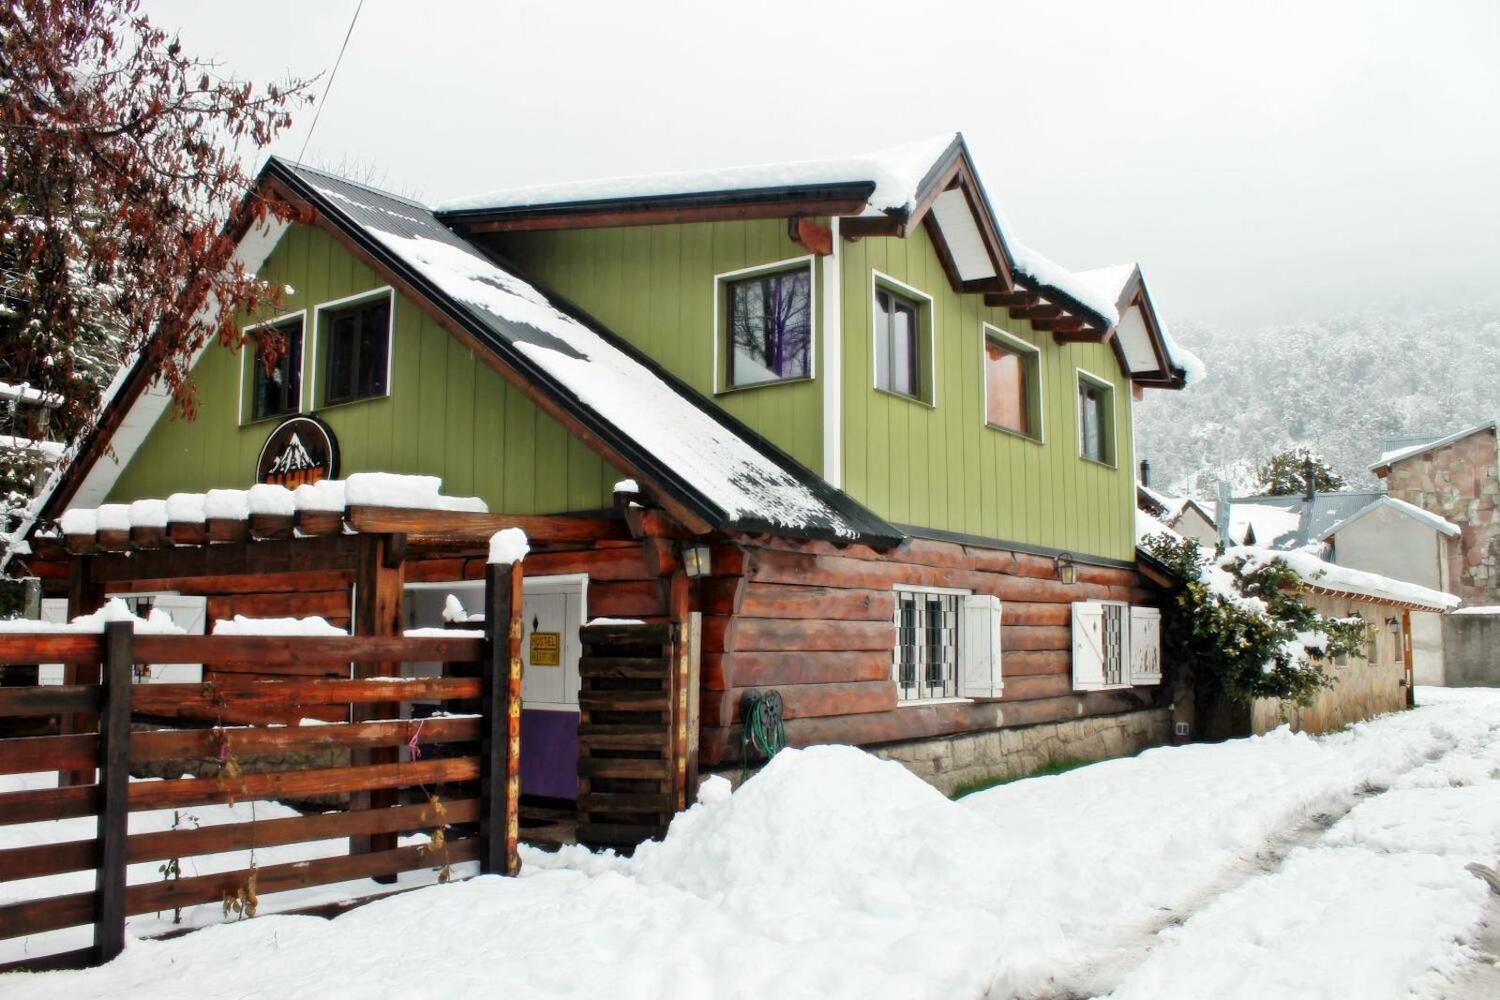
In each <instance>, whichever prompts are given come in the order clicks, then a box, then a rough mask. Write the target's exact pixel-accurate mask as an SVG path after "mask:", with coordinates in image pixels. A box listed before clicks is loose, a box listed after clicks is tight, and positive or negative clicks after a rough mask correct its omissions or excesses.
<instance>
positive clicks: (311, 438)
mask: <svg viewBox="0 0 1500 1000" xmlns="http://www.w3.org/2000/svg"><path fill="white" fill-rule="evenodd" d="M338 474H339V441H338V438H336V437H334V436H333V428H332V427H329V426H328V425H327V424H325V423H324V422H323V421H321V420H319V419H318V418H317V417H302V416H298V417H289V418H288V419H286V420H283V421H282V422H281V423H279V424H277V425H276V429H275V430H273V431H272V432H271V434H270V436H269V437H267V438H266V443H265V445H264V446H263V447H262V448H261V449H260V461H258V462H257V463H256V465H255V481H256V482H257V483H275V484H276V485H277V486H285V487H286V488H287V489H289V490H294V489H296V488H297V487H298V486H301V485H302V484H303V483H316V482H317V481H318V480H320V479H336V478H338Z"/></svg>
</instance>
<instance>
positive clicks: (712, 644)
mask: <svg viewBox="0 0 1500 1000" xmlns="http://www.w3.org/2000/svg"><path fill="white" fill-rule="evenodd" d="M713 558H714V570H715V572H716V573H719V574H721V575H719V576H716V577H714V578H713V579H711V580H708V581H705V586H704V587H703V591H702V609H703V611H704V624H703V662H702V688H703V690H702V716H701V718H702V722H701V726H702V728H701V731H700V745H701V754H702V760H703V763H704V764H705V765H714V764H723V763H729V762H732V761H734V760H736V759H738V755H739V740H740V726H739V723H740V715H739V713H740V700H741V698H742V697H743V695H744V693H745V691H747V690H748V689H751V688H775V689H776V690H777V691H779V692H780V693H781V696H782V698H783V699H784V701H785V706H786V709H785V710H786V719H787V737H788V741H789V742H790V744H791V745H792V746H807V745H811V744H815V743H852V744H858V745H866V746H868V745H875V744H883V743H893V742H900V741H906V740H919V739H925V738H929V737H937V736H944V735H952V734H956V733H964V732H975V731H982V730H988V729H995V728H1000V727H1011V726H1025V725H1033V724H1037V723H1043V722H1056V721H1060V720H1065V719H1079V718H1085V717H1089V716H1098V715H1110V714H1117V713H1121V712H1129V711H1135V710H1139V709H1146V708H1156V707H1161V706H1163V705H1165V704H1167V703H1168V702H1169V701H1170V693H1169V691H1168V689H1167V688H1166V687H1164V686H1160V685H1158V686H1154V687H1134V688H1121V689H1117V690H1110V691H1095V692H1086V693H1082V692H1081V693H1075V692H1074V691H1073V689H1072V675H1071V668H1072V664H1071V645H1072V636H1071V626H1070V615H1071V604H1072V602H1074V601H1082V600H1089V599H1108V600H1119V601H1128V602H1130V603H1132V604H1140V605H1155V604H1159V603H1160V601H1161V592H1160V591H1158V590H1156V589H1155V588H1153V587H1152V586H1151V584H1149V583H1148V582H1147V581H1146V580H1145V579H1144V578H1143V577H1142V576H1141V575H1140V574H1139V573H1138V572H1136V571H1135V570H1134V569H1131V568H1128V567H1126V566H1123V565H1121V566H1107V565H1091V564H1082V563H1081V564H1080V565H1079V566H1078V581H1077V582H1076V583H1074V584H1071V585H1065V584H1063V583H1061V582H1059V580H1058V578H1057V568H1056V564H1055V563H1054V560H1053V559H1052V558H1051V557H1050V556H1043V555H1035V554H1031V553H1025V552H1015V551H1010V550H1005V549H1000V548H987V547H980V546H975V545H965V544H959V543H957V542H951V541H939V540H934V539H926V538H913V539H911V540H909V541H908V542H907V543H906V544H904V545H902V546H901V547H900V548H898V549H896V550H894V551H891V552H879V551H876V550H874V549H870V548H868V547H865V546H859V545H852V546H845V547H837V546H834V545H831V544H828V543H824V542H801V543H799V542H792V541H787V540H782V539H772V538H763V537H762V538H755V539H740V540H737V542H736V543H735V544H732V545H721V546H719V547H717V548H716V549H715V550H714V555H713ZM897 584H907V585H912V586H932V587H947V588H956V589H963V590H970V591H972V592H973V593H975V594H992V595H995V596H997V597H999V598H1000V600H1001V602H1002V609H1003V610H1002V627H1001V650H1002V658H1003V666H1002V675H1003V677H1004V684H1005V688H1004V696H1003V697H1002V698H1000V699H997V700H993V701H968V700H953V701H948V702H944V703H937V704H926V705H924V704H906V705H899V706H898V704H897V691H896V684H895V681H894V679H893V677H892V656H893V650H894V648H895V641H896V639H895V624H894V615H895V605H894V600H895V598H894V592H893V589H892V588H893V587H894V586H896V585H897Z"/></svg>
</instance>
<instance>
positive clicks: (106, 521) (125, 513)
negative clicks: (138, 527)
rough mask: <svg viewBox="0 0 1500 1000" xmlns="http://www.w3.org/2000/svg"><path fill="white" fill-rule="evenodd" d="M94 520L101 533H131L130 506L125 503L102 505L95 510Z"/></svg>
mask: <svg viewBox="0 0 1500 1000" xmlns="http://www.w3.org/2000/svg"><path fill="white" fill-rule="evenodd" d="M94 519H95V521H96V523H97V524H98V526H99V530H100V531H129V530H130V505H129V504H125V503H106V504H100V505H99V506H98V507H97V508H95V510H94Z"/></svg>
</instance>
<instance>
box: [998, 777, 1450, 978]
mask: <svg viewBox="0 0 1500 1000" xmlns="http://www.w3.org/2000/svg"><path fill="white" fill-rule="evenodd" d="M1430 759H1433V756H1432V755H1429V760H1430ZM1414 766H1420V765H1414ZM1388 790H1389V789H1388V788H1387V787H1386V786H1377V785H1368V784H1367V785H1362V786H1360V787H1359V788H1358V789H1356V790H1355V791H1354V792H1353V794H1351V795H1349V796H1348V799H1347V801H1345V802H1342V803H1339V804H1338V807H1337V808H1335V809H1332V810H1326V811H1322V812H1318V813H1315V814H1313V815H1312V816H1309V817H1307V818H1306V819H1303V820H1302V821H1300V822H1298V823H1295V824H1293V825H1292V826H1290V827H1288V828H1286V829H1284V830H1281V831H1278V832H1277V833H1274V834H1272V835H1271V836H1270V837H1269V838H1267V839H1266V840H1265V841H1263V842H1262V843H1261V844H1260V845H1259V846H1257V847H1256V848H1255V849H1254V850H1251V851H1245V852H1242V853H1241V854H1240V855H1239V856H1238V857H1236V858H1235V859H1233V860H1232V861H1230V862H1229V863H1228V865H1227V866H1226V867H1225V869H1224V870H1223V871H1222V872H1221V873H1220V875H1219V876H1218V877H1217V878H1215V879H1214V880H1213V881H1212V882H1210V883H1208V884H1206V885H1204V886H1203V887H1202V888H1201V889H1200V890H1198V891H1197V892H1195V893H1193V894H1192V896H1191V897H1190V898H1188V899H1187V900H1186V901H1184V902H1183V903H1182V904H1181V905H1180V906H1177V907H1173V908H1171V909H1168V910H1165V911H1164V912H1163V914H1162V917H1161V919H1159V920H1157V921H1156V922H1154V923H1152V924H1149V925H1147V926H1146V927H1142V928H1141V929H1140V930H1139V931H1138V932H1136V933H1135V934H1133V935H1132V936H1131V937H1130V939H1129V940H1127V941H1124V942H1121V943H1120V944H1119V945H1118V946H1116V947H1114V948H1112V949H1111V950H1110V951H1108V952H1106V953H1105V954H1103V955H1100V956H1098V957H1096V958H1093V959H1090V961H1089V963H1088V965H1087V967H1086V968H1085V969H1084V970H1083V972H1081V973H1079V974H1076V975H1071V976H1068V977H1067V978H1066V979H1063V980H1060V981H1059V982H1057V983H1056V984H1055V988H1054V989H1051V990H1048V991H1045V992H1042V993H1038V994H1034V995H1033V996H1031V997H1028V998H1027V1000H1090V998H1093V997H1100V996H1104V995H1106V994H1108V993H1110V992H1111V991H1112V990H1114V989H1115V987H1116V986H1118V985H1119V984H1120V983H1121V982H1123V981H1124V980H1125V979H1126V978H1128V977H1129V975H1130V973H1131V972H1133V971H1134V970H1135V968H1136V967H1137V966H1138V965H1140V963H1141V962H1143V961H1145V959H1146V956H1147V955H1149V954H1150V953H1151V952H1152V951H1153V950H1154V949H1155V948H1156V947H1157V946H1158V945H1159V944H1160V943H1161V941H1160V935H1161V932H1162V931H1164V930H1167V929H1168V928H1171V927H1177V926H1180V925H1181V924H1184V923H1186V922H1187V920H1188V918H1190V917H1191V916H1192V915H1193V914H1195V913H1197V912H1198V911H1200V910H1202V909H1203V908H1205V907H1206V906H1208V905H1209V904H1210V903H1212V902H1213V901H1214V900H1216V899H1218V898H1219V897H1220V896H1222V895H1224V894H1225V893H1227V892H1231V891H1233V890H1235V889H1237V888H1239V887H1240V886H1242V885H1244V884H1246V883H1247V882H1249V881H1251V880H1252V879H1256V878H1261V877H1262V876H1265V875H1269V874H1271V873H1272V872H1275V871H1279V870H1280V868H1281V866H1282V864H1283V863H1284V862H1285V861H1286V858H1287V856H1288V855H1290V854H1291V853H1292V851H1294V850H1295V849H1297V848H1298V847H1309V846H1312V845H1313V844H1316V843H1317V842H1318V840H1319V839H1320V838H1321V837H1322V836H1323V834H1325V833H1327V832H1328V830H1329V829H1331V828H1332V827H1333V825H1334V824H1335V823H1337V822H1338V821H1339V820H1341V819H1343V818H1344V817H1345V816H1347V815H1348V814H1349V813H1350V812H1351V811H1352V810H1353V809H1354V807H1355V806H1357V805H1359V804H1360V803H1361V802H1364V801H1366V800H1367V799H1370V798H1372V797H1374V796H1376V795H1380V794H1383V793H1384V792H1386V791H1388ZM993 1000H1000V997H998V996H996V997H994V998H993Z"/></svg>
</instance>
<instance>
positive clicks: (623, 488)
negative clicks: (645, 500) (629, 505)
mask: <svg viewBox="0 0 1500 1000" xmlns="http://www.w3.org/2000/svg"><path fill="white" fill-rule="evenodd" d="M640 491H641V485H640V483H637V482H636V481H635V480H634V479H622V480H620V481H619V482H617V483H615V489H614V492H616V493H639V492H640Z"/></svg>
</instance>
